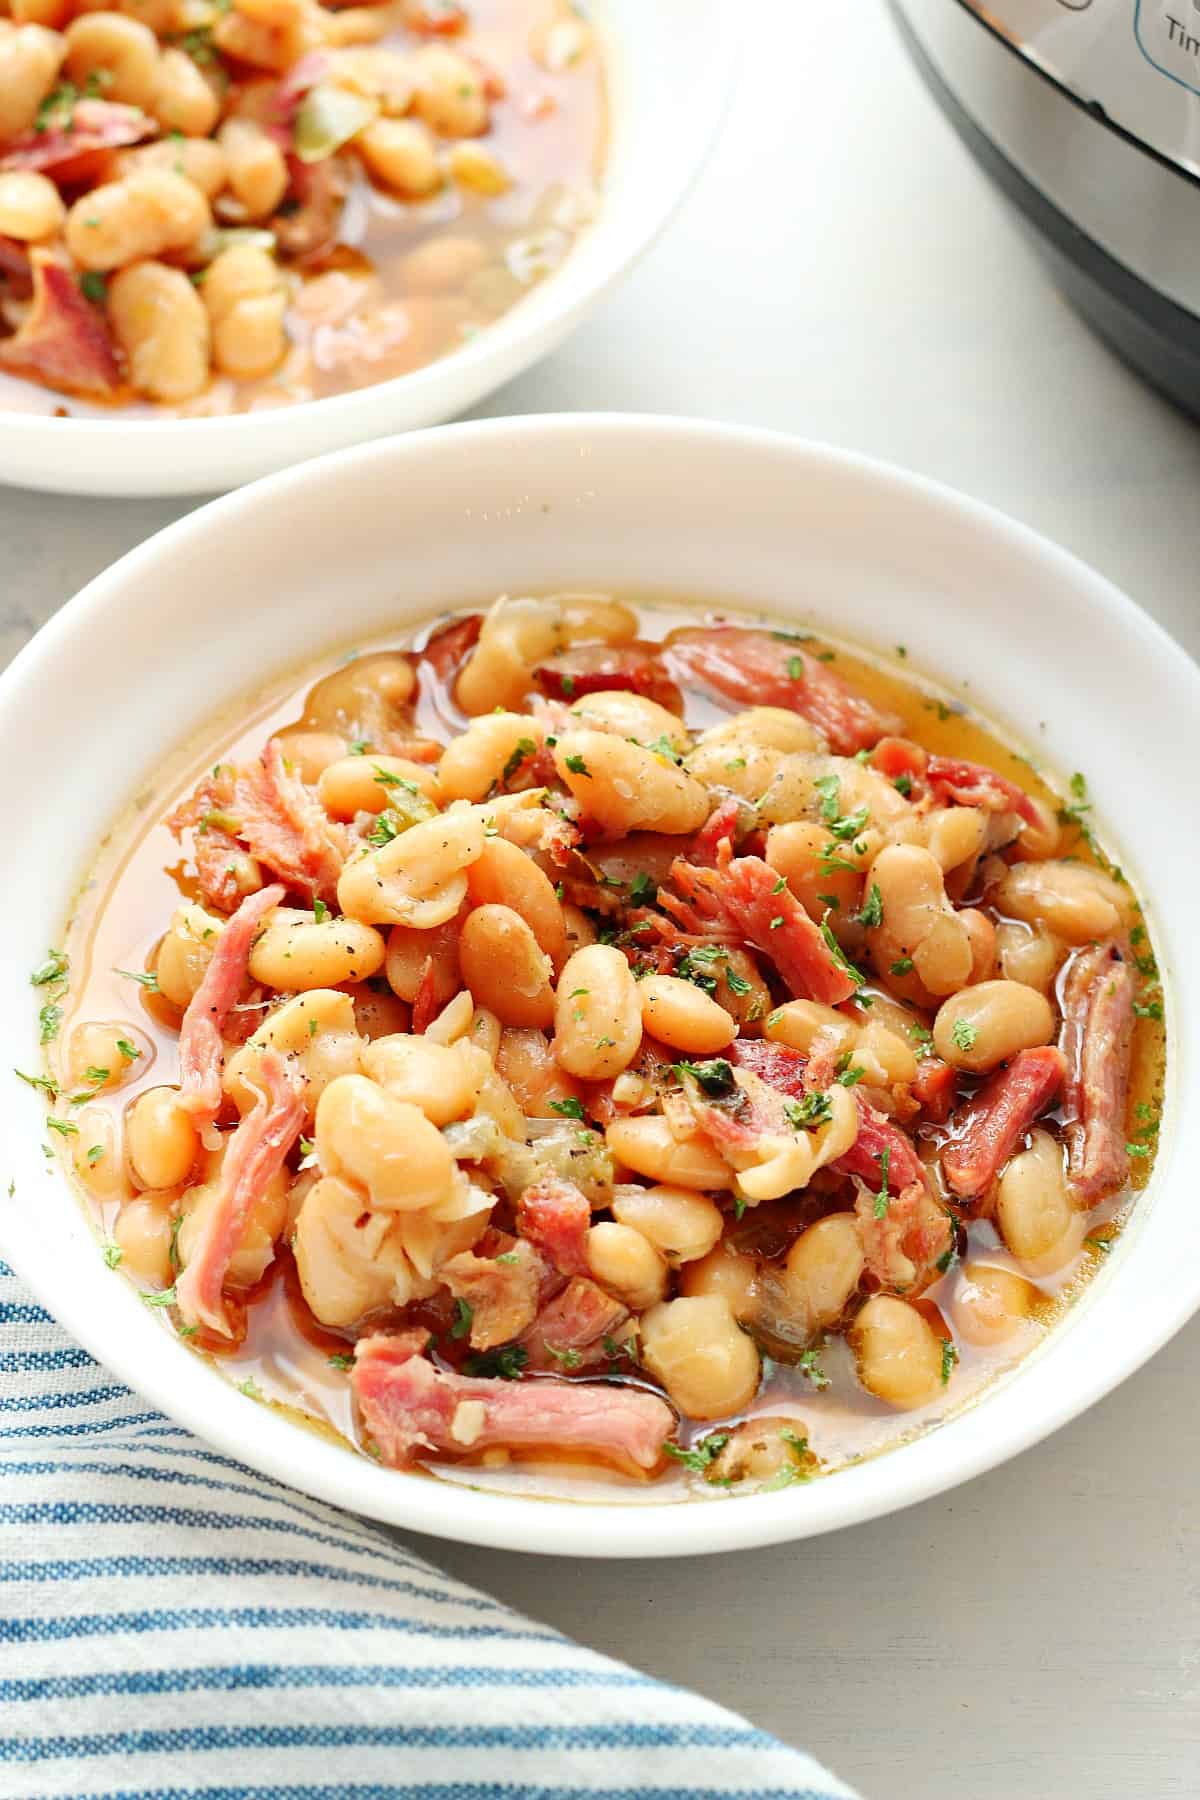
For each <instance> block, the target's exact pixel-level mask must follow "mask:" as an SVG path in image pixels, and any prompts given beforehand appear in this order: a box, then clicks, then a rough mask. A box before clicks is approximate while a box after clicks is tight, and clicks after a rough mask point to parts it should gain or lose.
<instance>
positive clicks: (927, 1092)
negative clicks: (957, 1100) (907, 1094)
mask: <svg viewBox="0 0 1200 1800" xmlns="http://www.w3.org/2000/svg"><path fill="white" fill-rule="evenodd" d="M956 1081H957V1076H956V1075H955V1072H954V1069H953V1067H952V1066H951V1064H950V1063H944V1062H943V1061H942V1059H941V1057H940V1056H923V1057H922V1058H921V1061H920V1062H919V1063H918V1065H917V1079H916V1080H915V1081H914V1082H913V1084H912V1097H913V1099H914V1100H915V1101H916V1103H917V1105H918V1106H919V1107H920V1109H921V1111H922V1112H923V1113H924V1114H925V1117H926V1118H927V1119H932V1120H933V1122H934V1124H935V1125H944V1124H945V1123H946V1120H947V1119H948V1118H949V1117H950V1109H951V1107H952V1106H953V1105H954V1090H955V1083H956Z"/></svg>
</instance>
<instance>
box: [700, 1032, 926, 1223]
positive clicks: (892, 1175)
mask: <svg viewBox="0 0 1200 1800" xmlns="http://www.w3.org/2000/svg"><path fill="white" fill-rule="evenodd" d="M725 1055H726V1056H727V1057H728V1059H729V1061H730V1062H731V1063H733V1064H734V1065H735V1067H737V1068H739V1069H746V1070H748V1071H749V1072H750V1073H751V1074H754V1075H757V1076H758V1077H759V1079H760V1080H761V1081H764V1082H766V1084H767V1086H768V1087H772V1088H775V1089H776V1090H777V1091H778V1092H779V1093H781V1094H786V1095H787V1096H788V1097H789V1098H791V1099H794V1100H799V1099H802V1098H803V1097H804V1095H805V1094H806V1093H810V1092H812V1091H813V1090H814V1089H819V1088H824V1087H828V1085H829V1082H830V1080H832V1079H833V1065H832V1063H831V1062H830V1061H829V1060H828V1059H826V1062H825V1066H824V1067H821V1066H819V1065H818V1063H817V1061H816V1059H815V1058H809V1057H806V1056H803V1055H802V1054H801V1052H800V1051H799V1050H793V1049H792V1048H791V1047H790V1045H787V1044H770V1043H767V1042H765V1041H764V1040H763V1039H762V1038H738V1039H737V1040H736V1041H735V1042H734V1043H732V1044H731V1045H730V1046H729V1048H728V1050H727V1051H726V1052H725ZM854 1097H855V1101H856V1102H857V1105H858V1136H857V1138H856V1139H855V1141H854V1143H853V1144H852V1145H851V1147H850V1149H849V1150H847V1151H846V1153H845V1155H844V1156H839V1157H838V1158H837V1160H836V1161H835V1162H831V1163H830V1165H829V1167H830V1169H831V1170H833V1172H834V1173H835V1174H837V1175H857V1176H858V1178H859V1180H860V1181H864V1182H866V1183H867V1184H868V1186H873V1187H874V1189H875V1191H876V1192H878V1191H879V1189H880V1188H881V1187H882V1185H883V1167H884V1164H883V1158H884V1152H885V1151H886V1153H887V1176H888V1186H889V1189H890V1191H891V1192H892V1193H893V1194H895V1193H900V1192H902V1191H903V1190H904V1189H905V1188H908V1187H911V1186H912V1185H913V1183H914V1182H923V1181H924V1179H925V1171H924V1169H923V1168H922V1166H921V1159H920V1157H919V1156H918V1155H917V1153H916V1151H915V1150H914V1149H913V1147H912V1144H911V1143H910V1142H909V1140H908V1138H907V1137H906V1136H905V1135H904V1133H903V1132H902V1131H900V1130H899V1129H898V1128H897V1127H896V1126H895V1125H893V1124H892V1123H891V1121H890V1120H889V1119H888V1118H886V1117H885V1116H884V1114H883V1113H881V1112H879V1111H878V1110H877V1108H875V1107H874V1106H872V1105H871V1103H870V1101H869V1100H867V1099H865V1098H864V1097H863V1095H862V1094H860V1093H857V1092H856V1093H855V1095H854Z"/></svg>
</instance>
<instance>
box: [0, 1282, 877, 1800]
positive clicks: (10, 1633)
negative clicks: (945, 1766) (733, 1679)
mask: <svg viewBox="0 0 1200 1800" xmlns="http://www.w3.org/2000/svg"><path fill="white" fill-rule="evenodd" d="M48 1795H67V1796H70V1797H71V1800H99V1797H100V1796H105V1797H107V1800H117V1797H118V1796H119V1797H120V1800H133V1797H134V1796H137V1797H138V1800H143V1797H153V1800H176V1796H178V1797H179V1800H183V1796H185V1795H186V1796H192V1797H195V1796H203V1797H204V1800H226V1797H228V1800H234V1797H235V1796H237V1797H238V1800H241V1797H242V1796H247V1797H249V1796H253V1797H254V1800H376V1797H378V1800H385V1797H386V1796H395V1797H396V1800H575V1797H576V1796H585V1795H586V1796H588V1797H589V1800H733V1797H734V1796H736V1797H737V1800H854V1796H853V1795H852V1793H851V1791H850V1789H849V1788H847V1787H845V1786H843V1785H842V1783H841V1782H839V1781H837V1780H835V1779H834V1778H833V1777H832V1776H830V1775H828V1774H826V1772H825V1771H824V1770H823V1769H821V1768H820V1767H818V1765H817V1764H816V1763H814V1762H813V1761H812V1760H811V1759H810V1758H809V1757H807V1756H805V1755H803V1754H802V1753H800V1752H799V1751H795V1750H789V1749H787V1748H786V1747H785V1746H784V1745H782V1744H781V1743H779V1742H778V1740H777V1739H775V1738H772V1737H770V1736H768V1735H767V1734H766V1733H765V1732H762V1731H756V1730H755V1729H754V1728H753V1727H752V1726H750V1725H748V1724H747V1723H746V1721H745V1720H744V1719H740V1718H738V1717H737V1716H736V1715H735V1714H733V1713H729V1712H725V1711H723V1710H722V1709H721V1708H720V1707H717V1706H713V1705H711V1704H710V1703H709V1702H708V1701H706V1700H702V1699H700V1698H699V1697H698V1696H696V1695H695V1694H689V1693H685V1692H684V1691H683V1690H682V1689H679V1688H675V1687H670V1686H667V1685H665V1684H663V1683H661V1682H656V1681H652V1680H650V1679H649V1678H648V1677H647V1676H644V1675H639V1674H637V1673H636V1672H635V1671H634V1670H632V1669H629V1668H626V1667H625V1666H624V1665H622V1664H621V1663H617V1662H612V1661H610V1660H609V1659H608V1658H606V1657H603V1656H597V1655H596V1654H594V1653H593V1652H592V1651H590V1650H585V1649H583V1648H582V1647H581V1646H580V1645H578V1644H574V1643H572V1642H571V1641H570V1640H569V1639H567V1638H564V1637H562V1636H560V1635H559V1634H558V1633H557V1632H554V1631H551V1630H549V1629H547V1628H546V1627H544V1626H540V1625H537V1624H534V1623H533V1622H531V1621H530V1620H528V1619H524V1618H521V1617H520V1616H519V1615H518V1614H516V1613H514V1612H512V1611H510V1610H509V1609H508V1608H507V1607H504V1606H501V1605H499V1604H498V1603H497V1602H496V1601H494V1600H490V1599H488V1598H487V1597H486V1596H484V1595H483V1594H479V1593H476V1592H474V1591H473V1590H472V1589H470V1588H468V1587H465V1586H463V1585H462V1584H461V1583H460V1582H457V1581H453V1580H451V1579H450V1578H449V1577H448V1576H446V1575H443V1574H441V1573H440V1571H438V1570H437V1569H435V1568H433V1567H432V1566H431V1565H429V1564H428V1563H425V1562H422V1561H420V1560H419V1559H418V1558H417V1557H414V1556H412V1555H410V1554H409V1552H408V1551H407V1550H405V1549H403V1548H402V1547H401V1546H400V1545H399V1544H398V1543H397V1542H396V1541H395V1540H394V1539H393V1538H392V1537H391V1536H390V1535H389V1534H388V1532H387V1531H386V1530H384V1529H382V1528H380V1527H376V1526H373V1525H370V1524H368V1523H366V1522H365V1521H364V1520H361V1519H356V1518H354V1517H352V1516H350V1515H347V1514H345V1513H341V1512H338V1511H336V1510H335V1509H334V1508H333V1507H330V1506H325V1505H323V1504H321V1503H320V1502H318V1501H315V1500H308V1499H305V1498H304V1497H303V1496H302V1495H300V1494H296V1493H294V1492H292V1491H291V1490H290V1489H287V1488H284V1487H281V1486H279V1485H278V1484H277V1483H275V1482H272V1481H268V1480H266V1479H264V1478H263V1477H262V1476H259V1475H255V1474H253V1473H251V1472H250V1471H249V1470H247V1469H245V1468H243V1467H242V1466H241V1465H240V1464H238V1463H235V1462H232V1461H231V1460H230V1459H229V1458H228V1457H225V1456H219V1455H217V1454H216V1453H215V1452H214V1451H211V1450H207V1449H205V1448H204V1446H203V1445H202V1444H200V1443H198V1442H197V1441H196V1440H195V1439H194V1438H192V1437H190V1436H189V1435H188V1433H187V1432H185V1431H183V1430H182V1429H180V1428H179V1427H177V1426H174V1425H172V1424H170V1423H169V1421H168V1420H166V1419H164V1418H163V1417H162V1416H161V1414H158V1413H155V1412H153V1411H151V1410H149V1409H148V1408H147V1407H146V1405H145V1404H144V1403H143V1402H142V1401H140V1400H139V1399H138V1398H137V1397H136V1395H134V1394H132V1393H130V1391H129V1390H128V1389H127V1388H125V1387H123V1386H121V1385H120V1384H119V1383H118V1382H115V1381H112V1380H110V1379H109V1377H108V1376H107V1375H106V1373H105V1371H104V1370H103V1369H102V1368H101V1367H100V1366H99V1365H98V1364H97V1363H95V1362H94V1361H93V1360H92V1358H91V1357H90V1356H89V1355H88V1354H87V1352H86V1351H84V1350H81V1349H80V1348H78V1346H77V1345H75V1344H73V1343H71V1341H70V1340H69V1339H68V1338H67V1337H66V1336H65V1334H64V1333H63V1332H62V1331H60V1330H59V1328H58V1326H57V1325H55V1323H54V1322H53V1320H52V1319H51V1318H50V1317H49V1315H48V1314H47V1313H46V1312H44V1311H43V1309H42V1308H41V1307H40V1306H38V1305H37V1304H36V1302H35V1301H33V1300H31V1299H30V1298H29V1296H28V1294H27V1293H26V1292H25V1291H24V1289H23V1288H22V1287H21V1286H20V1284H19V1283H18V1282H17V1280H16V1279H15V1277H14V1276H13V1275H12V1273H11V1271H10V1270H8V1269H7V1268H6V1267H5V1265H4V1264H3V1263H0V1796H3V1797H4V1800H18V1797H19V1800H29V1797H33V1796H38V1797H40V1796H48Z"/></svg>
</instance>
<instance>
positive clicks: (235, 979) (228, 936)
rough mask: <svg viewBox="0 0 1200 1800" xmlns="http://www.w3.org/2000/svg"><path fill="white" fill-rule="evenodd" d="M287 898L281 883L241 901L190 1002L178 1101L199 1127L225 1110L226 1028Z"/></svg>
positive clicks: (181, 1036)
mask: <svg viewBox="0 0 1200 1800" xmlns="http://www.w3.org/2000/svg"><path fill="white" fill-rule="evenodd" d="M285 894H286V890H285V889H284V888H283V887H282V886H280V885H279V884H278V883H276V884H275V885H274V886H273V887H266V888H262V889H261V890H260V892H258V893H257V894H250V895H248V896H247V898H246V899H245V900H243V901H242V904H241V905H240V906H239V907H238V909H237V911H236V912H235V913H234V915H233V917H232V918H231V919H230V921H229V923H228V924H227V925H226V927H225V929H224V930H223V931H222V933H221V935H220V937H219V938H218V939H217V943H216V948H215V949H214V950H213V954H212V961H211V962H210V963H209V965H208V967H207V969H206V970H205V971H204V979H203V980H202V981H201V983H200V986H199V987H198V988H197V989H196V991H195V993H194V994H193V995H192V997H191V999H190V1000H189V1001H188V1007H187V1011H186V1012H185V1013H184V1015H183V1022H182V1024H181V1025H180V1028H179V1077H180V1081H179V1098H180V1100H181V1101H182V1103H183V1105H184V1106H186V1107H187V1109H188V1111H189V1112H190V1113H191V1114H192V1117H193V1118H194V1119H195V1121H196V1124H197V1125H198V1126H203V1125H209V1124H211V1123H212V1121H213V1120H214V1119H215V1118H216V1116H217V1114H218V1112H219V1111H220V1109H221V1065H222V1060H223V1054H224V1052H223V1045H222V1040H223V1038H224V1036H225V1028H226V1025H227V1024H228V1022H229V1015H230V1013H231V1012H232V1011H233V1008H234V1006H235V1005H236V1003H237V997H238V995H239V994H240V993H241V991H242V983H243V982H244V981H245V979H246V969H247V965H248V964H249V961H250V947H251V945H252V944H253V942H254V936H255V933H256V932H257V930H258V927H259V925H260V923H261V922H262V920H263V919H264V918H265V917H266V915H267V914H268V913H269V912H271V911H272V909H273V908H274V907H276V906H279V905H280V904H281V903H282V901H283V900H284V898H285Z"/></svg>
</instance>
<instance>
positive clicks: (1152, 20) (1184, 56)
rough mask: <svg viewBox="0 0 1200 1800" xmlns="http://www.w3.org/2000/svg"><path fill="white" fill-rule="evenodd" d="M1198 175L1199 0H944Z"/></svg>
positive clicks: (1078, 95)
mask: <svg viewBox="0 0 1200 1800" xmlns="http://www.w3.org/2000/svg"><path fill="white" fill-rule="evenodd" d="M945 4H946V6H947V7H962V8H964V9H965V10H966V11H967V12H970V13H974V14H975V15H976V17H977V18H979V19H980V20H981V21H982V22H983V23H984V24H985V25H987V26H990V28H991V29H992V31H994V32H995V33H996V35H997V36H998V37H1001V38H1003V39H1004V40H1005V41H1006V42H1007V43H1009V44H1010V45H1011V46H1012V48H1013V49H1014V50H1016V51H1018V52H1019V53H1020V54H1021V55H1022V56H1024V57H1025V58H1026V59H1027V60H1028V61H1029V62H1031V63H1033V64H1035V65H1036V66H1037V67H1038V68H1039V69H1041V70H1042V71H1043V72H1044V73H1045V74H1046V75H1048V76H1049V77H1050V78H1051V79H1052V80H1053V81H1056V82H1057V83H1059V85H1060V86H1062V87H1064V88H1067V89H1069V91H1070V92H1071V93H1072V94H1074V95H1075V96H1076V97H1077V98H1078V99H1080V100H1082V101H1084V102H1085V103H1086V104H1088V105H1091V106H1095V107H1098V108H1100V109H1102V110H1103V112H1104V113H1105V114H1106V115H1107V117H1108V118H1110V119H1111V120H1112V121H1113V123H1114V124H1115V125H1119V126H1121V127H1122V129H1123V130H1125V131H1128V132H1129V133H1130V134H1131V135H1132V136H1133V137H1136V138H1140V139H1141V140H1142V142H1143V143H1145V144H1148V145H1150V146H1151V148H1152V149H1154V150H1157V151H1158V153H1159V154H1160V155H1161V156H1164V157H1167V158H1168V159H1169V160H1170V161H1171V162H1174V163H1177V164H1178V165H1179V166H1180V167H1181V168H1184V169H1186V170H1188V172H1189V173H1191V174H1193V175H1197V176H1200V0H987V4H984V3H983V0H945Z"/></svg>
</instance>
